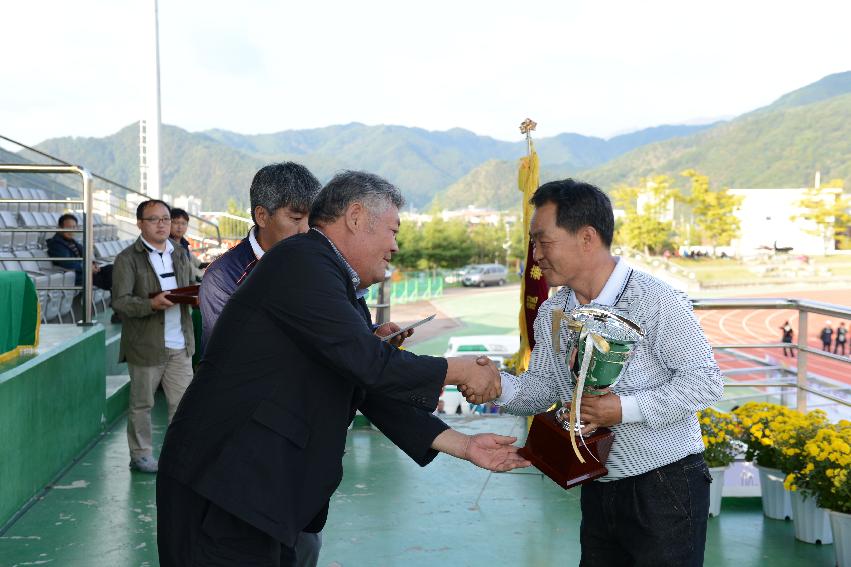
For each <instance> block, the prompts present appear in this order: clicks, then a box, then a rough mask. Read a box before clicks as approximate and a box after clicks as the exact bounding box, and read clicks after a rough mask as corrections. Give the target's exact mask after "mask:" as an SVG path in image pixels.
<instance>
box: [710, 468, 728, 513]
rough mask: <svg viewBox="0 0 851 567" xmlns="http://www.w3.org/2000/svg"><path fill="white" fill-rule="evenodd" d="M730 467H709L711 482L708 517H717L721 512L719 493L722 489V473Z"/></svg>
mask: <svg viewBox="0 0 851 567" xmlns="http://www.w3.org/2000/svg"><path fill="white" fill-rule="evenodd" d="M728 468H730V467H728V466H727V467H710V468H709V474H711V475H712V484H710V485H709V517H710V518H717V517H718V515H719V514H721V493H722V492H723V491H724V473H725V472H726V471H727V469H728Z"/></svg>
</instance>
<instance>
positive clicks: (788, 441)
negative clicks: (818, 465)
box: [774, 410, 833, 544]
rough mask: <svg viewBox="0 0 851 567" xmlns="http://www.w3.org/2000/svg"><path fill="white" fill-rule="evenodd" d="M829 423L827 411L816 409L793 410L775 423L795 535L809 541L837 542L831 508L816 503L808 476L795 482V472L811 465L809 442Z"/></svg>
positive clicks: (780, 461)
mask: <svg viewBox="0 0 851 567" xmlns="http://www.w3.org/2000/svg"><path fill="white" fill-rule="evenodd" d="M828 425H829V423H828V420H827V414H825V413H824V412H823V411H821V410H814V411H811V412H809V413H806V414H802V413H800V412H793V413H791V414H790V415H789V416H786V417H785V418H781V419H779V420H778V422H776V423H775V426H774V447H775V448H776V449H777V468H778V469H780V470H781V471H783V472H784V473H785V474H786V475H787V476H786V480H785V483H784V486H785V488H786V489H787V490H790V491H791V492H792V516H793V517H794V518H795V538H796V539H799V540H801V541H805V542H807V543H822V544H828V543H832V542H833V536H832V534H831V530H830V517H829V516H828V511H827V510H825V509H824V508H821V507H820V506H818V504H817V503H816V499H815V494H814V493H813V492H812V490H810V488H809V486H807V482H806V480H804V481H803V482H797V483H796V482H795V480H796V476H795V473H796V472H798V471H800V470H802V469H805V468H806V466H807V461H808V459H807V453H806V451H805V449H804V447H805V446H806V444H807V442H809V441H810V440H812V439H814V438H815V437H816V435H817V434H818V432H819V431H820V430H821V429H823V428H824V427H827V426H828Z"/></svg>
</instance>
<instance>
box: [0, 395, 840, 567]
mask: <svg viewBox="0 0 851 567" xmlns="http://www.w3.org/2000/svg"><path fill="white" fill-rule="evenodd" d="M164 401H165V400H163V399H162V397H161V396H160V397H159V398H158V400H157V407H156V408H155V411H154V421H155V429H154V436H155V442H156V443H157V444H158V443H160V442H161V440H162V435H163V433H164V425H165V419H166V418H165V403H164ZM448 421H449V422H450V424H451V425H453V426H454V427H456V428H458V429H459V430H462V431H465V432H468V433H475V432H482V431H495V432H499V433H504V434H516V433H517V432H518V431H522V421H521V420H519V419H517V418H514V417H508V416H476V417H460V416H459V417H456V418H451V419H449V420H448ZM124 431H125V430H124V421H123V420H122V421H121V422H119V424H118V425H116V426H115V427H114V428H113V429H112V430H111V431H109V432H108V433H107V434H106V436H105V437H104V438H103V439H102V441H101V442H100V443H99V444H98V445H97V446H95V447H94V449H92V450H91V451H90V452H89V453H88V454H87V455H86V456H85V457H84V458H83V459H82V460H81V461H80V462H79V463H77V465H75V466H74V467H73V468H72V469H71V470H70V471H69V472H68V473H67V474H66V475H65V476H64V477H63V478H62V480H61V481H60V482H59V483H58V484H57V486H55V487H53V489H51V490H50V491H48V493H47V494H46V496H45V497H44V498H43V499H42V500H41V501H40V502H38V503H37V504H36V505H35V506H33V507H32V508H31V509H30V510H29V511H28V512H27V513H26V514H25V515H24V516H23V517H22V518H21V519H20V520H19V521H18V522H17V523H16V524H15V525H13V526H12V528H11V529H10V530H9V531H7V532H6V533H5V534H4V535H3V536H2V537H0V565H2V566H4V567H5V566H10V567H11V566H23V565H58V566H63V567H64V566H78V565H79V566H87V567H100V566H103V567H115V566H143V565H145V566H147V565H157V564H158V563H157V559H156V540H155V533H156V509H155V507H154V479H153V477H152V476H149V475H144V474H141V473H131V472H130V471H129V470H128V468H127V463H128V456H127V440H126V436H125V433H124ZM344 465H345V477H344V480H343V483H342V485H341V486H340V488H339V490H338V491H337V493H336V494H335V495H334V496H333V499H332V505H331V512H330V518H329V522H328V525H327V526H326V529H325V531H324V545H323V548H322V554H321V556H320V561H319V565H320V566H323V567H324V566H328V565H337V566H342V567H356V566H367V567H373V566H396V565H403V566H405V567H414V566H432V565H438V564H447V565H454V566H459V567H460V566H467V565H469V566H480V565H499V566H502V565H511V566H514V565H518V566H525V565H529V566H548V565H559V566H563V567H570V566H574V565H577V564H578V559H579V539H578V529H579V503H578V498H579V491H578V490H572V491H564V490H561V489H560V488H558V487H556V486H555V485H554V484H553V483H551V482H550V481H549V480H548V479H546V478H545V477H542V476H541V475H540V474H539V473H537V471H535V470H534V469H527V470H523V471H515V472H511V473H506V474H490V473H488V472H487V471H483V470H481V469H477V468H475V467H473V466H472V465H470V464H469V463H465V462H462V461H459V460H457V459H453V458H451V457H448V456H446V455H440V456H438V457H437V459H435V461H434V462H433V463H432V464H431V465H429V466H428V467H425V468H420V467H418V466H417V465H416V464H414V463H413V462H412V461H411V460H410V459H408V458H407V457H406V456H405V455H404V454H403V453H402V452H401V451H400V450H399V449H397V448H396V447H394V446H393V445H392V444H391V443H390V442H389V441H388V440H387V439H386V438H385V437H384V436H383V435H381V434H380V433H379V432H377V431H375V430H372V429H368V428H361V429H355V430H353V431H351V432H350V433H349V437H348V441H347V450H346V455H345V458H344ZM833 561H834V559H833V546H831V545H828V546H817V545H809V544H805V543H800V542H797V541H796V540H795V539H794V532H793V526H792V523H791V522H783V521H776V520H768V519H765V518H763V516H762V513H761V509H760V502H759V499H726V500H725V501H724V506H723V513H722V515H721V517H719V518H714V519H710V520H709V531H708V544H707V553H706V565H707V566H711V567H721V566H728V565H735V566H736V567H757V566H763V565H771V567H786V566H789V567H793V566H794V567H799V566H802V565H806V566H808V567H809V566H813V567H815V566H822V565H823V566H830V565H833V564H834V563H833Z"/></svg>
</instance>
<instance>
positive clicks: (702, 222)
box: [682, 169, 744, 256]
mask: <svg viewBox="0 0 851 567" xmlns="http://www.w3.org/2000/svg"><path fill="white" fill-rule="evenodd" d="M682 175H683V176H684V177H688V178H689V179H691V194H690V195H689V196H688V198H686V199H685V202H686V203H687V204H688V205H690V206H691V212H692V215H693V222H692V225H693V226H694V227H695V228H696V230H697V231H698V235H699V236H702V237H703V239H704V240H705V241H706V242H707V243H708V244H709V245H710V246H712V255H713V256H714V255H715V248H716V247H718V246H727V245H728V244H730V242H732V240H733V239H734V238H736V237H737V236H738V235H739V232H740V231H741V222H740V221H739V217H737V216H736V214H735V213H736V211H737V210H739V208H740V207H741V206H742V201H743V200H744V198H743V197H742V196H741V195H731V194H730V191H729V189H720V190H718V191H712V190H711V189H710V188H709V177H708V176H706V175H701V174H699V173H698V172H696V171H695V170H693V169H687V170H685V171H683V173H682Z"/></svg>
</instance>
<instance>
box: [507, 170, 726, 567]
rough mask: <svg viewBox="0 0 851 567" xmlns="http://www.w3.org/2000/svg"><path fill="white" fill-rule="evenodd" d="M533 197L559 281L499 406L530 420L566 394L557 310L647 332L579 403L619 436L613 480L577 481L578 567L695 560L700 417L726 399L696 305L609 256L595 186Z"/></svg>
mask: <svg viewBox="0 0 851 567" xmlns="http://www.w3.org/2000/svg"><path fill="white" fill-rule="evenodd" d="M532 204H534V205H535V214H534V216H533V217H532V222H531V227H530V233H531V238H532V240H533V243H534V250H535V251H534V259H535V261H536V262H537V263H538V265H539V266H540V267H541V270H542V271H543V274H544V276H545V277H546V279H547V282H548V283H549V284H550V285H551V286H563V287H561V289H560V290H558V291H557V292H556V293H555V294H554V295H553V296H552V297H551V298H550V299H548V300H547V301H545V302H544V303H543V304H542V305H541V308H540V310H539V312H538V316H537V318H536V319H535V325H534V331H535V348H534V350H533V351H532V357H531V360H530V364H529V369H528V370H527V371H526V372H524V373H523V374H521V375H520V376H512V375H510V374H508V373H503V374H502V396H500V397H499V398H498V399H497V400H496V403H497V404H499V405H501V406H502V407H503V409H504V410H505V411H507V412H509V413H514V414H518V415H533V414H537V413H541V412H543V411H546V410H547V409H548V408H549V407H550V406H551V405H552V404H553V403H557V402H569V401H570V396H571V394H570V392H571V391H572V389H573V387H574V383H573V380H572V378H570V377H569V373H568V371H567V366H566V364H565V359H564V354H562V355H561V356H557V355H555V354H554V352H553V344H552V326H551V325H552V310H553V309H563V310H564V311H565V312H566V313H567V312H569V311H570V310H571V309H573V308H575V307H577V306H579V305H586V304H590V303H594V304H596V305H604V306H608V307H609V308H611V309H612V310H613V311H614V312H615V313H617V314H619V315H622V316H624V317H626V318H628V319H630V320H632V321H633V322H635V323H637V324H638V325H640V326H641V327H642V329H644V331H645V339H644V340H643V341H642V342H641V343H639V345H638V346H637V348H636V351H635V353H634V356H633V359H632V361H631V363H630V365H629V366H628V368H627V371H626V373H625V375H624V376H622V377H621V380H620V381H619V382H618V383H617V384H616V385H615V386H614V387H612V389H611V391H610V392H609V393H607V394H605V395H602V396H584V397H583V398H582V419H583V421H584V422H586V423H587V424H588V426H587V427H588V428H589V430H593V429H595V428H597V427H600V426H605V427H609V428H611V429H612V431H614V433H615V441H614V444H613V446H612V450H611V452H610V454H609V458H608V460H607V461H606V467H607V468H608V471H609V472H608V475H606V476H604V477H602V478H600V479H599V480H597V481H595V482H591V483H587V484H585V485H584V486H583V487H582V497H581V507H582V525H581V527H580V541H581V545H582V559H581V563H580V565H581V566H583V567H588V566H598V565H599V566H603V567H612V566H616V565H653V566H656V567H658V566H667V565H670V566H677V567H682V566H691V565H702V564H703V551H704V546H705V543H706V522H707V517H708V510H709V483H710V482H712V480H711V477H710V475H709V469H708V468H707V466H706V463H705V461H704V459H703V450H704V446H703V441H702V439H701V434H700V425H699V424H698V421H697V416H696V412H697V411H699V410H701V409H704V408H706V407H708V406H710V405H712V404H713V403H715V402H717V401H718V400H719V399H720V398H721V396H722V394H723V380H722V376H721V371H720V369H719V368H718V365H717V363H716V362H715V359H714V358H713V355H712V349H711V348H710V346H709V343H708V341H707V339H706V336H705V335H704V333H703V330H702V329H701V328H700V325H699V324H698V322H697V319H696V318H695V316H694V314H693V312H692V308H691V303H690V302H689V300H688V298H687V297H686V296H685V295H684V294H682V293H681V292H679V291H677V290H674V289H673V288H671V287H670V286H669V285H667V284H665V283H663V282H662V281H660V280H658V279H656V278H654V277H652V276H650V275H648V274H646V273H643V272H640V271H638V270H634V269H632V268H630V267H629V266H628V265H627V264H626V262H625V261H624V260H623V259H622V258H618V257H614V256H612V255H611V252H610V247H611V244H612V235H613V232H614V215H613V212H612V205H611V202H610V201H609V198H608V197H607V196H606V195H605V193H603V192H602V191H601V190H600V189H598V188H597V187H594V186H593V185H589V184H587V183H580V182H577V181H574V180H571V179H567V180H564V181H554V182H551V183H547V184H545V185H542V186H541V187H540V188H539V189H538V190H537V191H536V192H535V195H534V196H533V197H532ZM575 335H576V333H569V331H568V329H567V326H566V325H563V326H562V330H561V332H560V341H561V345H563V347H562V353H565V352H566V353H571V352H572V351H573V350H574V347H575V344H572V341H573V340H574V338H573V337H575ZM565 450H569V447H565Z"/></svg>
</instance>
